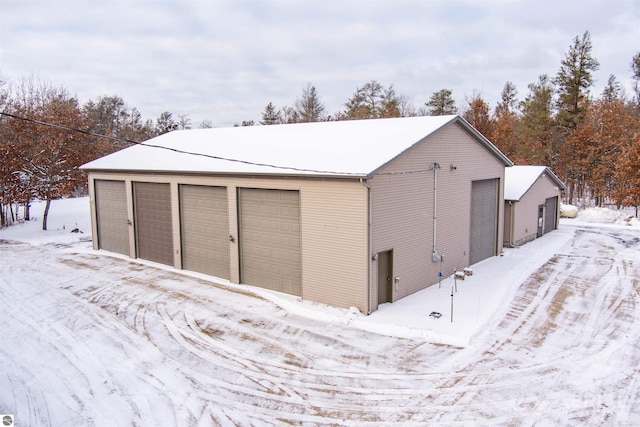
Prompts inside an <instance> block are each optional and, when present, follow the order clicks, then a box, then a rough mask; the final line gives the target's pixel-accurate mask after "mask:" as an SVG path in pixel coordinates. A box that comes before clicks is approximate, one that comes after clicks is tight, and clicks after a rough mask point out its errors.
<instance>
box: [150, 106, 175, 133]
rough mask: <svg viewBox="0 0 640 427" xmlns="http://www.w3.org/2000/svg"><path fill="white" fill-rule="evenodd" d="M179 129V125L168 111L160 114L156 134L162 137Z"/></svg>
mask: <svg viewBox="0 0 640 427" xmlns="http://www.w3.org/2000/svg"><path fill="white" fill-rule="evenodd" d="M176 129H178V123H176V121H175V120H174V119H173V114H171V113H170V112H168V111H165V112H163V113H162V114H160V117H158V118H157V119H156V129H155V131H156V134H157V135H162V134H163V133H167V132H171V131H174V130H176Z"/></svg>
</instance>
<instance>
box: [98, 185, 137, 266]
mask: <svg viewBox="0 0 640 427" xmlns="http://www.w3.org/2000/svg"><path fill="white" fill-rule="evenodd" d="M95 200H96V219H97V224H98V247H99V248H100V249H104V250H105V251H110V252H117V253H119V254H123V255H129V225H128V218H127V191H126V187H125V183H124V181H107V180H96V181H95Z"/></svg>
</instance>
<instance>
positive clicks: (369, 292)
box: [360, 178, 373, 315]
mask: <svg viewBox="0 0 640 427" xmlns="http://www.w3.org/2000/svg"><path fill="white" fill-rule="evenodd" d="M360 184H362V185H363V186H364V187H365V188H366V193H367V266H368V267H367V292H366V298H367V306H366V312H367V313H366V314H367V315H369V314H371V277H372V274H371V269H372V268H373V263H372V258H371V257H372V255H371V187H370V186H369V184H367V183H366V182H365V181H364V179H362V178H360Z"/></svg>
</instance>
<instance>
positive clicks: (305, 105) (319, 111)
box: [295, 83, 325, 123]
mask: <svg viewBox="0 0 640 427" xmlns="http://www.w3.org/2000/svg"><path fill="white" fill-rule="evenodd" d="M295 110H296V113H297V118H298V121H299V122H301V123H308V122H320V121H323V120H325V116H324V115H325V107H324V104H323V103H322V102H321V101H320V97H319V96H318V92H317V91H316V87H315V86H313V85H312V84H311V83H309V84H307V86H306V87H305V88H304V89H302V95H301V96H300V98H298V99H297V100H296V102H295Z"/></svg>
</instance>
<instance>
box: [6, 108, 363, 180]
mask: <svg viewBox="0 0 640 427" xmlns="http://www.w3.org/2000/svg"><path fill="white" fill-rule="evenodd" d="M0 115H3V116H7V117H10V118H12V119H16V120H22V121H25V122H28V123H33V124H37V125H42V126H49V127H53V128H57V129H62V130H67V131H72V132H80V133H82V134H84V135H88V136H94V137H98V138H106V139H110V140H112V141H118V142H127V143H129V144H134V145H142V146H144V147H150V148H160V149H163V150H167V151H172V152H174V153H180V154H187V155H191V156H199V157H206V158H209V159H215V160H224V161H227V162H235V163H242V164H246V165H251V166H261V167H268V168H273V169H282V170H290V171H296V172H310V173H317V174H324V175H360V174H357V173H353V172H336V171H325V170H316V169H305V168H296V167H293V166H277V165H271V164H268V163H258V162H251V161H248V160H239V159H232V158H228V157H221V156H215V155H213V154H206V153H196V152H193V151H186V150H180V149H178V148H171V147H164V146H161V145H156V144H149V143H146V142H139V141H133V140H131V139H127V138H121V137H116V136H108V135H101V134H98V133H94V132H90V131H87V130H82V129H78V128H74V127H70V126H64V125H57V124H54V123H49V122H43V121H40V120H35V119H30V118H28V117H22V116H18V115H15V114H11V113H5V112H3V111H0Z"/></svg>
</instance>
